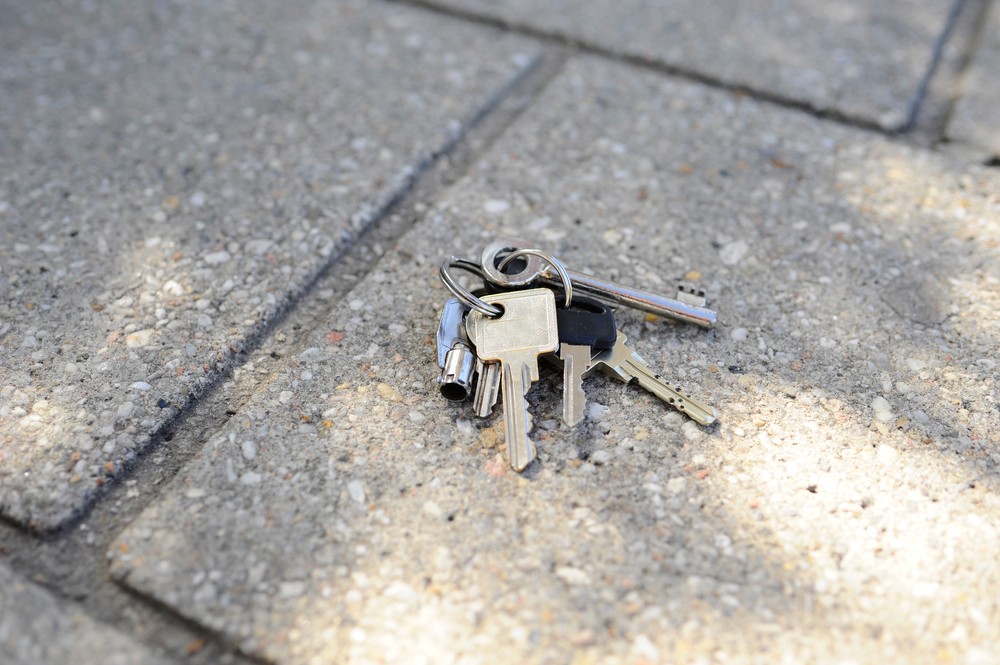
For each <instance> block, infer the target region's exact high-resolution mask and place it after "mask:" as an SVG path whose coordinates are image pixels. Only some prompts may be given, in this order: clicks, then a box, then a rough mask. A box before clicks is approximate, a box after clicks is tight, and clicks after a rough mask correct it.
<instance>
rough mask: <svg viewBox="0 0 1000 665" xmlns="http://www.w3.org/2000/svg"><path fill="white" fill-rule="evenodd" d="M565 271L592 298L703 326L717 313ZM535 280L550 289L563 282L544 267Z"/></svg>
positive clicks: (577, 286) (598, 278)
mask: <svg viewBox="0 0 1000 665" xmlns="http://www.w3.org/2000/svg"><path fill="white" fill-rule="evenodd" d="M566 273H567V274H568V275H569V278H570V279H571V280H573V288H574V289H576V291H578V292H579V293H584V294H587V295H589V296H591V297H593V298H597V299H599V300H603V301H605V302H611V303H615V304H616V305H624V306H626V307H631V308H632V309H638V310H641V311H643V312H649V313H650V314H656V315H657V316H665V317H668V318H671V319H676V320H678V321H685V322H687V323H693V324H695V325H697V326H701V327H702V328H711V327H713V326H714V325H715V319H716V314H715V312H714V311H712V310H710V309H708V308H707V307H698V306H696V305H689V304H688V303H685V302H681V301H680V300H675V299H674V298H668V297H666V296H661V295H658V294H656V293H650V292H649V291H643V290H641V289H635V288H632V287H630V286H624V285H622V284H618V283H616V282H612V281H610V280H606V279H601V278H600V277H595V276H593V275H588V274H586V273H582V272H578V271H576V270H570V269H567V270H566ZM537 283H538V284H539V285H541V286H546V287H549V288H559V287H560V286H561V285H562V280H561V279H560V278H559V276H558V275H557V274H556V273H555V272H552V271H549V270H544V269H543V270H542V271H541V272H540V273H539V275H538V278H537Z"/></svg>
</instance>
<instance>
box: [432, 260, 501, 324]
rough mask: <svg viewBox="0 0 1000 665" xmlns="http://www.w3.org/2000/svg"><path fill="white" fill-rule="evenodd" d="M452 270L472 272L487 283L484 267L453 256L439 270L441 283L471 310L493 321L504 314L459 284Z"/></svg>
mask: <svg viewBox="0 0 1000 665" xmlns="http://www.w3.org/2000/svg"><path fill="white" fill-rule="evenodd" d="M451 268H459V269H461V270H465V271H466V272H471V273H472V274H473V275H476V276H477V277H479V278H480V279H482V280H483V281H486V278H485V276H484V275H483V269H482V266H480V265H479V264H478V263H476V262H475V261H470V260H469V259H462V258H459V257H457V256H452V257H449V258H447V259H445V260H444V261H443V262H442V263H441V267H440V268H439V269H438V276H439V277H440V278H441V282H442V283H443V284H444V285H445V286H446V287H447V288H448V290H449V291H451V293H452V295H453V296H455V297H456V298H458V299H459V300H460V301H461V302H463V303H465V304H466V305H468V306H469V308H470V309H474V310H476V311H477V312H479V313H480V314H483V315H484V316H488V317H490V318H491V319H496V318H499V317H500V315H501V314H503V310H502V309H500V308H499V307H496V306H494V305H491V304H489V303H488V302H486V301H485V300H483V299H482V298H477V297H476V296H474V295H472V293H471V292H470V291H469V290H468V289H467V288H465V287H464V286H462V285H461V284H459V283H458V281H457V280H456V279H455V278H454V277H453V276H452V274H451V273H450V272H448V271H449V270H450V269H451Z"/></svg>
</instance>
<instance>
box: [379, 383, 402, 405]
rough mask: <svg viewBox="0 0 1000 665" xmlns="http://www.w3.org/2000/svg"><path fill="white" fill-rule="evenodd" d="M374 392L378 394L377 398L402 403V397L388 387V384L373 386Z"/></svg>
mask: <svg viewBox="0 0 1000 665" xmlns="http://www.w3.org/2000/svg"><path fill="white" fill-rule="evenodd" d="M375 391H376V392H377V393H378V394H379V397H381V398H382V399H385V400H389V401H390V402H402V401H403V396H402V395H400V394H399V391H398V390H396V389H395V388H393V387H392V386H390V385H389V384H388V383H380V384H378V385H377V386H375Z"/></svg>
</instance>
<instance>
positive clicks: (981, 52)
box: [947, 3, 1000, 157]
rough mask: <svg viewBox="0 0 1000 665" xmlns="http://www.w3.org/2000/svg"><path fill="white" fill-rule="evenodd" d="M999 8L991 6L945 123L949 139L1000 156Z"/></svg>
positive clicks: (994, 5)
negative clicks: (949, 118) (952, 107)
mask: <svg viewBox="0 0 1000 665" xmlns="http://www.w3.org/2000/svg"><path fill="white" fill-rule="evenodd" d="M998 81H1000V8H998V7H997V6H996V3H994V4H993V5H992V6H991V8H990V16H989V19H988V22H987V24H986V26H985V27H984V28H983V35H982V38H981V42H980V44H979V48H978V49H977V50H976V53H975V55H974V56H973V59H972V65H971V67H970V68H969V72H968V74H967V75H966V78H965V81H964V82H963V85H962V96H961V97H960V98H959V100H958V103H957V104H956V105H955V112H954V114H953V115H952V117H951V120H950V121H949V123H948V130H947V134H948V138H949V139H951V140H952V141H959V142H962V143H966V144H969V145H972V146H975V147H977V148H981V149H983V150H984V151H986V152H987V153H988V154H990V155H992V156H994V157H1000V85H998V84H997V82H998Z"/></svg>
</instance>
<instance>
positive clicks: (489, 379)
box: [472, 358, 501, 418]
mask: <svg viewBox="0 0 1000 665" xmlns="http://www.w3.org/2000/svg"><path fill="white" fill-rule="evenodd" d="M476 375H477V376H478V378H477V379H476V393H475V395H474V396H473V398H472V410H473V411H475V413H476V415H477V416H479V417H480V418H488V417H489V415H490V414H491V413H493V407H494V406H496V405H497V400H499V399H500V377H501V374H500V363H497V362H483V361H482V359H481V358H476Z"/></svg>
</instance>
